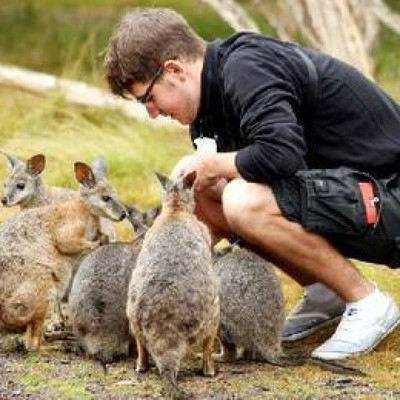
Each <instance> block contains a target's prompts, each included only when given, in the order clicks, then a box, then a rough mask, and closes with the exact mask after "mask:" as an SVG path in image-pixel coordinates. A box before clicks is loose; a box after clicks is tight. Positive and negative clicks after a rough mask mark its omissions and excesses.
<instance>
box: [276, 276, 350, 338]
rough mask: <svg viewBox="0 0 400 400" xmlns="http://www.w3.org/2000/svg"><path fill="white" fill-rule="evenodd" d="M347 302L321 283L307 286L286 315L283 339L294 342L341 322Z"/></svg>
mask: <svg viewBox="0 0 400 400" xmlns="http://www.w3.org/2000/svg"><path fill="white" fill-rule="evenodd" d="M345 308H346V303H345V302H344V301H343V299H342V298H341V297H339V296H338V295H337V294H336V293H334V292H333V291H332V290H330V289H328V288H327V287H326V286H324V285H323V284H321V283H316V284H313V285H310V286H307V287H306V289H305V293H304V295H303V297H302V298H301V300H300V302H299V303H298V305H297V306H296V307H295V308H294V310H293V311H292V312H291V313H290V314H289V315H288V316H287V317H286V320H285V326H284V330H283V337H282V341H284V342H293V341H295V340H299V339H303V338H305V337H307V336H309V335H311V334H313V333H314V332H316V331H318V330H320V329H323V328H326V327H328V326H331V325H335V324H337V323H339V321H340V319H341V318H342V315H343V312H344V310H345Z"/></svg>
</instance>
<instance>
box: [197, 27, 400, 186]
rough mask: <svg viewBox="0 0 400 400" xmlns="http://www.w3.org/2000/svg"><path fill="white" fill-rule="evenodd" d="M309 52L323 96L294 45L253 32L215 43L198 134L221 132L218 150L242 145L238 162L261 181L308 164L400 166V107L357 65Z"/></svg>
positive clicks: (378, 171) (376, 171)
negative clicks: (312, 80)
mask: <svg viewBox="0 0 400 400" xmlns="http://www.w3.org/2000/svg"><path fill="white" fill-rule="evenodd" d="M303 50H304V52H305V53H306V54H307V56H308V57H309V58H310V59H311V60H312V63H313V65H314V66H315V69H316V71H317V75H318V80H317V82H318V85H317V92H316V96H314V94H310V92H313V90H312V88H311V87H310V86H308V85H309V71H308V68H307V65H306V63H305V61H304V59H303V58H302V57H301V56H300V55H299V53H298V52H297V51H296V50H295V48H294V45H293V44H290V43H286V42H281V41H278V40H274V39H271V38H268V37H265V36H262V35H257V34H253V33H239V34H235V35H233V36H231V37H229V38H228V39H226V40H224V41H222V40H217V41H215V42H212V43H210V44H209V45H208V47H207V51H206V56H205V61H204V67H203V72H202V85H201V104H200V109H199V114H198V116H197V118H196V120H195V121H194V122H193V124H192V125H191V135H192V139H195V138H196V137H199V136H208V137H214V136H215V137H216V138H217V145H218V151H233V150H239V151H238V154H237V157H236V166H237V168H238V170H239V172H240V174H241V175H242V176H243V177H244V178H245V179H246V180H249V181H253V182H266V183H272V182H274V181H275V180H277V179H280V178H282V177H288V176H291V175H293V174H294V173H295V172H296V171H298V170H299V169H302V168H304V167H305V166H307V167H308V168H335V167H338V166H349V167H353V168H356V169H359V170H361V171H364V172H369V173H372V174H373V175H375V176H377V177H379V176H385V175H388V174H390V173H392V172H394V171H399V170H400V107H399V105H398V104H396V103H395V102H394V101H393V100H392V99H391V98H390V97H389V96H388V95H387V94H385V93H384V92H383V91H382V90H381V89H380V88H379V87H377V86H376V85H375V84H374V83H372V82H371V81H370V80H368V79H367V78H366V77H364V76H363V75H362V74H360V73H359V72H357V70H355V69H354V68H353V67H351V66H349V65H347V64H345V63H343V62H341V61H338V60H337V59H334V58H332V57H330V56H328V55H325V54H321V53H317V52H314V51H312V50H308V49H303ZM310 98H312V99H311V101H310Z"/></svg>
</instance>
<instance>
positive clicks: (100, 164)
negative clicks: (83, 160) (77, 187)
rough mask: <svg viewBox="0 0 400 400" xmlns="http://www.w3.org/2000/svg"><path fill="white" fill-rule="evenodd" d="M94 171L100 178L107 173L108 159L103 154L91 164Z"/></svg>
mask: <svg viewBox="0 0 400 400" xmlns="http://www.w3.org/2000/svg"><path fill="white" fill-rule="evenodd" d="M91 166H92V170H93V173H94V174H95V175H96V176H97V177H98V178H100V179H101V178H105V177H106V175H107V165H106V160H105V158H104V157H103V156H99V157H97V158H96V159H95V160H94V161H93V162H92V164H91Z"/></svg>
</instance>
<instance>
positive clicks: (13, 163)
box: [0, 150, 24, 170]
mask: <svg viewBox="0 0 400 400" xmlns="http://www.w3.org/2000/svg"><path fill="white" fill-rule="evenodd" d="M0 153H1V154H3V156H4V157H6V158H7V161H8V166H9V168H10V169H11V170H15V169H17V167H22V166H24V162H23V161H21V160H19V159H18V158H16V157H11V156H10V155H8V154H7V153H4V151H1V150H0Z"/></svg>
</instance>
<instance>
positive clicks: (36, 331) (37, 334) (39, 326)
mask: <svg viewBox="0 0 400 400" xmlns="http://www.w3.org/2000/svg"><path fill="white" fill-rule="evenodd" d="M43 323H44V317H43V318H39V319H36V320H35V321H33V322H31V323H30V324H29V325H28V327H27V331H26V337H25V347H26V349H27V350H29V351H32V350H37V349H38V348H39V347H40V345H41V343H42V338H43Z"/></svg>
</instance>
